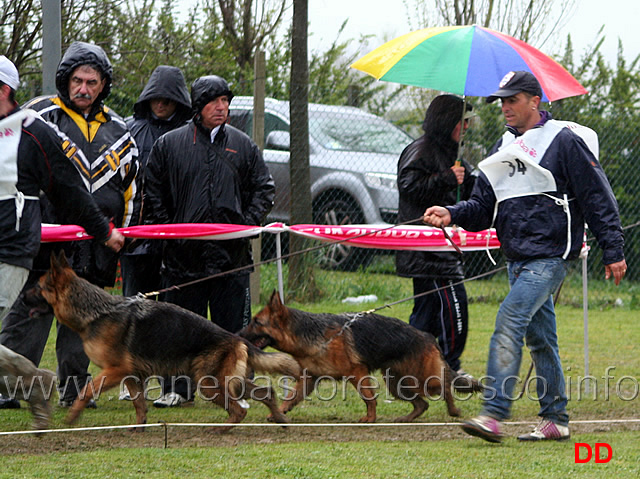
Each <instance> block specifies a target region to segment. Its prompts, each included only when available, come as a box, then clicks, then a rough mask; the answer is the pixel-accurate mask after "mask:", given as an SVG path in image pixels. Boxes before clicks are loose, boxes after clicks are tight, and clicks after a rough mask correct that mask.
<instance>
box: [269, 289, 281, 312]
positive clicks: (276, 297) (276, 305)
mask: <svg viewBox="0 0 640 479" xmlns="http://www.w3.org/2000/svg"><path fill="white" fill-rule="evenodd" d="M269 307H270V308H271V309H275V310H277V309H281V308H282V300H281V299H280V293H278V291H277V290H275V289H274V290H273V293H271V299H270V300H269Z"/></svg>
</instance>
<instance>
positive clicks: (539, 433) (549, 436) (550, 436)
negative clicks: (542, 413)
mask: <svg viewBox="0 0 640 479" xmlns="http://www.w3.org/2000/svg"><path fill="white" fill-rule="evenodd" d="M569 437H571V434H570V433H569V426H561V425H560V424H556V423H554V422H553V421H550V420H549V419H543V420H542V421H540V424H538V425H537V426H536V428H535V429H534V430H533V432H530V433H529V434H523V435H522V436H518V440H519V441H566V440H567V439H569Z"/></svg>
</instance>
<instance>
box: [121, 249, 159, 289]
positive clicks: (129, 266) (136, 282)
mask: <svg viewBox="0 0 640 479" xmlns="http://www.w3.org/2000/svg"><path fill="white" fill-rule="evenodd" d="M161 264H162V257H161V256H160V255H154V254H124V255H122V256H121V257H120V274H121V276H122V296H135V295H136V294H138V293H150V292H152V291H158V290H159V289H160V285H161V283H162V282H161V279H160V266H161Z"/></svg>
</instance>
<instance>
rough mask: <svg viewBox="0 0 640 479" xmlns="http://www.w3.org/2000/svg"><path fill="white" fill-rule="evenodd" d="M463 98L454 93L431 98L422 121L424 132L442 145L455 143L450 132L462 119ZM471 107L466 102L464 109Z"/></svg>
mask: <svg viewBox="0 0 640 479" xmlns="http://www.w3.org/2000/svg"><path fill="white" fill-rule="evenodd" d="M463 104H465V102H464V100H463V99H462V98H460V97H458V96H455V95H440V96H437V97H435V98H434V99H433V101H432V102H431V104H430V105H429V108H427V113H426V114H425V116H424V121H423V122H422V129H423V130H424V132H425V134H426V135H427V136H428V137H430V138H432V139H434V140H436V141H437V142H438V143H440V144H442V145H448V144H452V145H457V143H456V142H455V141H453V140H452V139H451V133H452V132H453V130H454V128H455V127H456V125H457V124H458V122H459V121H460V120H461V119H462V105H463ZM472 109H473V107H472V106H471V105H470V104H469V103H466V111H468V112H470V111H471V110H472Z"/></svg>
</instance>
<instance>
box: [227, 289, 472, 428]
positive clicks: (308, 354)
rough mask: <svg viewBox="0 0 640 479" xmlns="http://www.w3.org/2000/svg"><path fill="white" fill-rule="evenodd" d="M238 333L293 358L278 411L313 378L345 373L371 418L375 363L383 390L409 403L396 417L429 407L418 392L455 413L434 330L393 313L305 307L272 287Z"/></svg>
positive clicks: (449, 374)
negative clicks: (288, 387)
mask: <svg viewBox="0 0 640 479" xmlns="http://www.w3.org/2000/svg"><path fill="white" fill-rule="evenodd" d="M238 334H240V335H241V336H244V337H245V338H247V339H249V340H250V341H252V342H254V344H256V345H257V346H259V347H262V348H264V347H267V346H272V347H274V348H275V349H278V350H280V351H283V352H287V353H289V354H291V355H292V356H293V357H294V358H295V359H296V360H297V361H298V362H299V363H300V366H301V368H302V370H303V373H304V375H303V376H301V377H300V378H298V380H297V382H296V386H295V390H294V391H291V392H292V393H293V395H289V396H288V397H287V398H286V400H285V401H284V402H283V403H282V406H281V411H282V412H283V413H286V412H288V411H290V410H291V409H293V407H294V406H295V405H296V404H298V403H299V402H301V401H302V400H303V399H304V398H305V397H306V396H307V395H308V394H310V393H311V392H312V391H313V389H314V388H315V386H316V382H317V380H318V378H325V377H331V378H335V379H343V378H345V379H347V380H348V381H349V382H351V383H352V384H353V385H354V386H355V387H356V389H357V390H358V392H359V394H360V396H361V397H362V399H363V400H364V401H365V404H366V405H367V414H366V416H364V417H362V418H361V419H360V422H375V420H376V398H375V393H374V391H373V389H374V388H373V387H372V385H371V381H370V379H369V378H370V374H371V373H372V372H373V371H376V370H380V371H382V373H383V378H384V380H385V382H386V383H387V388H388V390H389V392H390V393H391V394H392V395H393V396H394V397H396V398H398V399H402V400H404V401H409V402H411V403H412V404H413V411H412V412H411V413H409V414H408V415H406V416H402V417H399V418H397V419H395V421H396V422H410V421H413V420H414V419H415V418H417V417H419V416H420V415H421V414H422V413H423V412H424V411H426V410H427V408H428V407H429V404H428V403H427V402H426V401H425V400H424V399H423V397H426V396H429V397H433V396H434V395H440V394H441V395H442V397H444V400H445V402H446V404H447V411H448V413H449V415H450V416H459V415H460V411H459V410H458V408H457V407H456V406H455V405H454V403H453V394H452V391H451V387H452V381H454V378H455V376H456V373H455V372H453V370H452V369H451V368H450V367H449V365H448V364H447V363H446V361H445V360H444V358H443V356H442V353H441V351H440V348H439V347H438V344H437V343H436V340H435V338H434V337H433V336H432V335H431V334H428V333H424V332H422V331H420V330H418V329H416V328H414V327H413V326H410V325H409V324H407V323H405V322H403V321H400V320H399V319H396V318H390V317H386V316H381V315H379V314H374V313H359V315H358V314H357V315H354V314H328V313H321V314H314V313H308V312H304V311H300V310H297V309H293V308H288V307H287V306H285V305H283V304H282V301H281V300H280V295H279V294H278V293H277V292H275V291H274V292H273V294H272V295H271V299H270V300H269V303H268V304H267V306H265V307H264V308H263V309H262V310H261V311H260V312H258V313H257V314H256V315H255V316H254V317H253V318H252V319H251V322H250V323H249V324H248V325H247V327H245V328H244V329H243V330H242V331H240V332H239V333H238ZM467 381H468V380H467V379H466V378H460V381H459V382H460V384H459V386H461V387H460V390H466V391H469V390H470V389H471V390H474V391H477V390H480V389H481V386H480V385H479V384H478V383H477V382H473V383H472V384H471V385H469V383H468V382H467ZM456 382H458V381H456ZM463 382H464V384H463Z"/></svg>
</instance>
